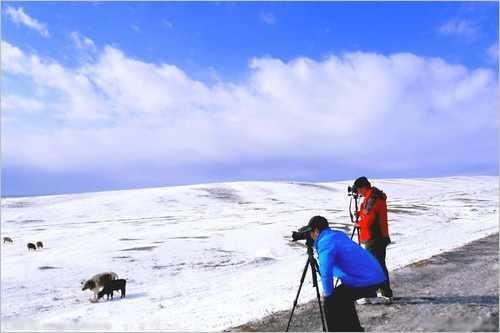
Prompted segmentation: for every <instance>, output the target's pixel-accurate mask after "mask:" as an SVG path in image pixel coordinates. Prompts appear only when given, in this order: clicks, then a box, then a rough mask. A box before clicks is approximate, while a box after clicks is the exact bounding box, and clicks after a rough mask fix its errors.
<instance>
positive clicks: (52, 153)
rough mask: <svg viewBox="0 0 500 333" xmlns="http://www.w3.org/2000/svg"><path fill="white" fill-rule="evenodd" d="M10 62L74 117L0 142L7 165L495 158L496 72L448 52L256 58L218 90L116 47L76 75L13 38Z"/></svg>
mask: <svg viewBox="0 0 500 333" xmlns="http://www.w3.org/2000/svg"><path fill="white" fill-rule="evenodd" d="M2 69H3V70H5V71H6V72H7V73H9V74H10V75H23V76H25V77H29V78H31V79H32V81H33V82H34V84H36V85H38V86H41V87H43V88H44V89H49V90H55V91H57V92H58V93H59V94H60V96H61V98H59V100H56V101H54V103H57V104H59V105H60V107H59V108H58V110H57V111H58V112H59V113H61V114H62V115H64V116H65V117H66V118H65V119H71V120H72V122H66V123H64V125H63V126H60V127H59V128H58V129H56V130H48V129H46V128H44V127H43V126H42V125H40V128H39V129H37V130H30V131H21V130H19V131H10V132H9V133H7V134H5V135H3V137H2V139H4V138H5V142H4V144H3V145H2V149H3V152H2V156H3V157H4V156H5V160H4V161H17V162H18V163H23V164H24V165H35V166H37V167H41V168H46V169H50V170H75V169H77V170H80V169H84V168H87V167H92V168H103V169H109V170H112V169H113V168H115V167H116V166H118V165H121V166H123V167H124V168H125V167H129V166H130V167H133V166H137V165H138V164H140V163H147V164H148V165H158V166H164V167H178V168H180V169H179V172H182V171H181V170H182V166H183V165H186V163H197V164H200V163H209V162H210V163H233V162H235V161H242V163H243V162H244V161H271V160H275V159H281V160H291V161H298V160H301V161H303V160H309V161H313V160H318V161H320V160H321V161H328V163H332V164H335V165H349V166H353V167H355V166H360V165H364V164H366V163H367V162H366V161H374V162H373V167H374V168H381V169H385V170H388V169H391V168H393V169H398V170H403V169H405V168H406V169H411V168H427V167H429V166H430V165H440V166H442V167H446V166H450V167H453V166H455V165H457V164H460V163H470V161H474V163H479V164H480V163H485V161H486V162H488V161H491V160H493V162H494V163H496V161H497V159H496V157H495V154H496V153H497V151H498V147H497V146H498V142H497V141H498V107H499V105H498V103H499V101H498V79H497V78H496V75H495V74H494V73H493V71H490V70H486V69H478V70H468V69H466V68H464V67H462V66H459V65H451V64H448V63H446V62H445V61H443V60H441V59H437V58H422V57H418V56H415V55H412V54H408V53H400V54H393V55H390V56H384V55H380V54H373V53H361V52H355V53H346V54H343V55H341V56H335V55H332V56H330V57H328V58H327V59H325V60H323V61H315V60H311V59H308V58H297V59H294V60H292V61H290V62H283V61H281V60H279V59H274V58H255V59H253V60H252V61H251V62H250V69H251V72H250V74H249V76H248V78H247V80H245V81H244V82H242V83H240V84H235V83H230V82H224V81H223V80H222V79H221V80H220V81H219V82H218V83H217V84H216V85H215V86H213V87H209V86H207V85H205V84H204V83H202V82H199V81H196V80H194V79H192V78H190V77H189V76H188V75H187V74H186V73H184V72H183V71H182V70H180V69H179V68H178V67H176V66H174V65H169V64H151V63H147V62H144V61H141V60H138V59H131V58H129V57H128V56H127V55H126V54H124V53H123V52H122V51H121V50H119V49H117V48H114V47H111V46H107V47H105V48H104V49H103V50H102V51H100V53H99V55H98V57H97V58H96V60H95V61H92V62H88V63H86V64H84V65H82V66H81V67H79V68H77V69H68V68H65V67H63V66H61V65H60V64H57V63H54V62H51V61H47V60H44V59H40V58H39V57H37V56H35V55H27V54H24V53H23V52H22V51H21V50H19V49H18V48H16V47H14V46H12V45H10V44H8V43H5V42H2ZM2 97H4V96H2ZM81 120H85V121H89V120H92V121H93V123H92V127H91V128H89V127H82V126H80V125H79V124H80V121H81ZM16 133H19V134H16ZM20 133H22V135H21V134H20ZM492 148H494V149H492ZM375 161H378V162H377V163H375ZM12 163H13V162H12ZM322 163H326V162H322ZM370 163H372V162H370ZM110 172H111V171H110Z"/></svg>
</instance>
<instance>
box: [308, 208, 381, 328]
mask: <svg viewBox="0 0 500 333" xmlns="http://www.w3.org/2000/svg"><path fill="white" fill-rule="evenodd" d="M304 231H307V232H308V233H309V236H310V237H311V238H312V240H313V241H314V246H315V247H316V249H317V252H318V259H319V271H320V274H321V282H322V284H323V292H324V293H323V297H324V309H325V314H326V321H327V324H328V330H329V331H330V332H364V329H363V327H362V326H361V324H360V322H359V318H358V314H357V312H356V306H355V304H354V302H355V301H356V300H357V299H360V298H364V297H366V298H368V297H375V296H376V291H377V290H378V289H379V288H380V287H381V285H382V284H383V283H384V282H385V281H386V279H387V278H386V276H385V274H384V271H383V270H382V267H381V266H380V264H379V263H378V261H377V259H375V257H374V256H373V255H371V254H370V253H369V252H368V251H366V250H364V249H363V248H362V247H361V246H360V245H358V244H357V243H355V242H354V241H352V240H351V239H350V238H349V236H347V235H346V234H345V233H344V232H343V231H338V230H332V229H330V228H329V226H328V221H327V220H326V219H325V218H324V217H323V216H314V217H312V218H311V220H310V221H309V223H308V225H307V226H306V227H304ZM334 277H336V278H338V279H340V282H341V284H339V285H338V286H337V287H334V284H333V283H334V282H333V281H334Z"/></svg>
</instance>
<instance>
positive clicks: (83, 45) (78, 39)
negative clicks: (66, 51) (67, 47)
mask: <svg viewBox="0 0 500 333" xmlns="http://www.w3.org/2000/svg"><path fill="white" fill-rule="evenodd" d="M69 36H70V38H71V40H72V41H73V43H74V44H75V46H76V47H77V48H78V49H80V50H86V49H90V50H93V51H95V50H96V46H95V44H94V41H93V40H91V39H90V38H88V37H85V36H82V35H81V34H80V33H78V32H77V31H73V32H72V33H70V34H69Z"/></svg>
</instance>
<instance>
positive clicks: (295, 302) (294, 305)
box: [285, 258, 309, 332]
mask: <svg viewBox="0 0 500 333" xmlns="http://www.w3.org/2000/svg"><path fill="white" fill-rule="evenodd" d="M308 267H309V258H308V259H307V262H306V266H305V267H304V271H303V272H302V277H301V278H300V285H299V290H298V291H297V296H296V297H295V301H293V308H292V313H291V314H290V319H288V324H287V325H286V331H285V332H288V329H289V328H290V323H291V322H292V317H293V312H294V311H295V307H296V306H297V300H298V299H299V294H300V290H301V289H302V284H303V283H304V279H305V278H306V273H307V268H308Z"/></svg>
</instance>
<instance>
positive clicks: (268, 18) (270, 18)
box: [260, 13, 276, 25]
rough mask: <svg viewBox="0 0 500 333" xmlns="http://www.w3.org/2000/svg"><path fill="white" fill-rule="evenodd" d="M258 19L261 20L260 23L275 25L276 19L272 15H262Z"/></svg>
mask: <svg viewBox="0 0 500 333" xmlns="http://www.w3.org/2000/svg"><path fill="white" fill-rule="evenodd" d="M260 18H261V19H262V21H264V22H266V23H267V24H270V25H274V24H275V23H276V18H275V17H274V14H273V13H262V14H261V15H260Z"/></svg>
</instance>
